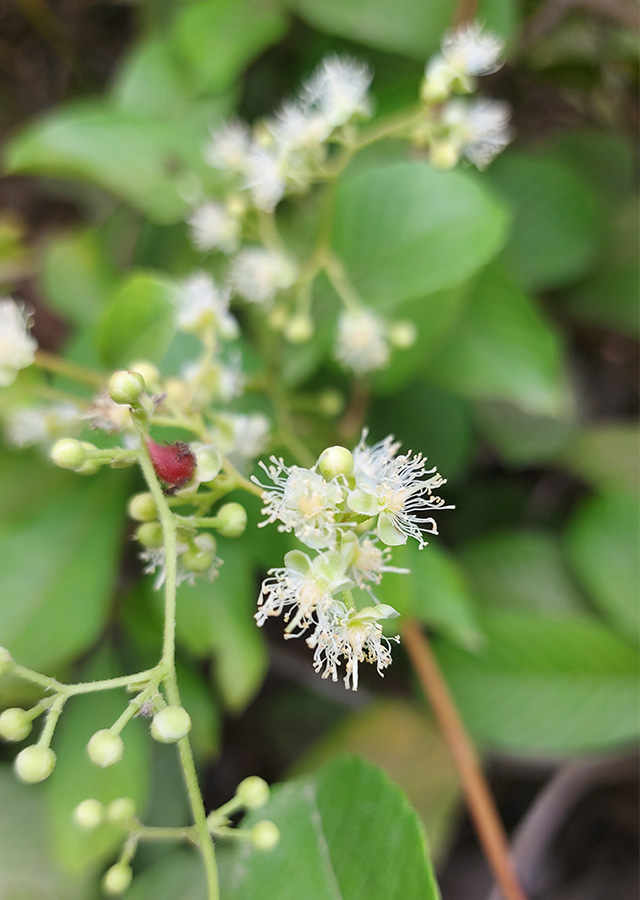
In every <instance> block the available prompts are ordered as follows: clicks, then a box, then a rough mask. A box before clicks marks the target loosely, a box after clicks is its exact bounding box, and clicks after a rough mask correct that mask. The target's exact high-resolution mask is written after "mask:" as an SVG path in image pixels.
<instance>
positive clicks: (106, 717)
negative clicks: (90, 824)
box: [47, 653, 151, 872]
mask: <svg viewBox="0 0 640 900" xmlns="http://www.w3.org/2000/svg"><path fill="white" fill-rule="evenodd" d="M121 674H122V670H121V669H119V668H118V667H117V665H116V664H115V660H113V659H112V658H110V657H109V656H108V655H106V654H104V653H103V654H101V655H100V656H99V657H98V658H97V659H95V658H94V660H93V662H92V664H91V667H90V668H89V669H88V670H85V671H84V672H83V678H84V679H86V680H93V679H97V678H111V677H113V676H115V675H121ZM129 700H130V696H129V695H128V694H127V693H126V692H125V691H124V690H122V689H120V690H115V691H100V692H99V693H96V694H92V695H90V696H80V697H75V698H72V699H71V700H69V702H68V707H67V708H65V710H64V712H63V714H62V717H61V719H60V723H59V725H58V728H57V730H56V735H55V737H54V742H53V747H54V749H55V752H56V754H57V757H58V761H57V763H56V767H55V769H54V771H53V775H52V776H51V778H50V780H49V781H48V782H47V790H48V801H49V808H50V814H51V823H52V830H53V835H54V847H55V851H56V855H57V857H58V858H59V859H60V861H61V863H62V864H63V865H64V866H65V868H67V869H69V870H70V871H75V872H82V871H87V870H90V869H92V868H95V866H96V865H98V864H100V863H104V862H105V861H106V860H107V859H108V858H109V857H110V856H111V855H112V854H113V853H114V852H115V850H116V848H117V847H118V846H119V845H120V844H121V843H122V841H123V838H124V837H125V834H124V832H123V830H122V829H121V828H118V827H116V826H113V825H109V824H104V825H101V826H100V827H99V828H97V829H96V830H95V831H89V832H88V831H84V830H82V829H80V828H78V826H77V825H76V824H75V822H74V821H73V810H74V809H75V807H76V806H77V805H78V803H80V802H81V801H82V800H86V799H87V798H89V797H95V799H96V800H101V801H102V802H103V803H110V802H111V801H112V800H116V799H117V798H118V797H131V798H132V800H133V801H134V803H135V804H136V809H137V810H138V811H139V812H140V814H143V813H144V807H145V804H146V802H147V796H148V793H149V779H150V765H151V738H150V736H149V734H148V727H147V725H146V723H145V722H144V721H143V720H141V719H133V720H132V721H131V722H129V723H128V724H127V725H126V727H125V729H124V731H123V732H122V739H123V741H124V746H125V751H124V757H123V759H122V761H121V762H119V763H118V764H117V765H115V766H111V767H110V768H107V769H101V768H100V767H99V766H95V765H94V764H93V763H92V762H91V761H90V760H89V757H88V755H87V751H86V746H87V742H88V741H89V738H90V737H91V735H92V734H94V733H95V732H96V731H98V730H99V729H101V728H109V727H110V726H111V725H113V723H114V722H115V721H116V719H117V718H118V716H119V715H120V714H121V713H122V712H123V711H124V710H125V708H126V706H127V703H128V702H129Z"/></svg>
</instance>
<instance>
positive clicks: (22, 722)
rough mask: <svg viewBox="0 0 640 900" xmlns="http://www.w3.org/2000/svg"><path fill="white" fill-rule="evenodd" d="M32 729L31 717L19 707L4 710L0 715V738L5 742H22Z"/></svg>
mask: <svg viewBox="0 0 640 900" xmlns="http://www.w3.org/2000/svg"><path fill="white" fill-rule="evenodd" d="M32 728H33V723H32V720H31V716H29V714H28V713H27V712H26V711H25V710H24V709H20V707H19V706H14V707H12V708H11V709H5V711H4V712H3V713H2V715H0V737H1V738H4V740H5V741H23V740H24V739H25V738H26V737H27V735H28V734H29V733H30V732H31V729H32Z"/></svg>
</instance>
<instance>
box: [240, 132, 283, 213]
mask: <svg viewBox="0 0 640 900" xmlns="http://www.w3.org/2000/svg"><path fill="white" fill-rule="evenodd" d="M284 162H285V160H284V159H283V158H282V157H281V156H280V154H279V153H278V151H277V148H275V147H271V148H266V147H252V149H251V152H250V153H249V156H248V159H247V163H246V165H245V167H244V186H245V187H246V188H247V189H248V190H249V192H250V194H251V199H252V200H253V202H254V204H255V205H256V206H257V207H258V209H263V210H264V211H265V212H273V210H274V209H275V208H276V206H277V205H278V203H279V202H280V201H281V200H282V198H283V197H284V192H285V189H286V186H287V182H286V175H285V171H284Z"/></svg>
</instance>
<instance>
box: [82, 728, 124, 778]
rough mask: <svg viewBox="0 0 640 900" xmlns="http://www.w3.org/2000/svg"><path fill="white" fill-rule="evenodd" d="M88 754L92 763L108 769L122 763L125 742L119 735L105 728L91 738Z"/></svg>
mask: <svg viewBox="0 0 640 900" xmlns="http://www.w3.org/2000/svg"><path fill="white" fill-rule="evenodd" d="M87 753H88V754H89V759H90V760H91V762H92V763H95V765H96V766H100V767H101V768H102V769H106V768H107V767H108V766H114V765H115V764H116V763H118V762H120V760H121V759H122V756H123V754H124V742H123V740H122V738H121V737H120V735H119V734H113V733H112V732H111V731H109V730H108V729H107V728H103V729H102V730H101V731H96V733H95V734H94V735H93V736H92V737H91V738H90V740H89V743H88V744H87Z"/></svg>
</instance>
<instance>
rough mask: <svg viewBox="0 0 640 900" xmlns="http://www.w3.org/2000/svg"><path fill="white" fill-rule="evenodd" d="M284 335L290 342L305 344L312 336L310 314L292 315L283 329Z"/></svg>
mask: <svg viewBox="0 0 640 900" xmlns="http://www.w3.org/2000/svg"><path fill="white" fill-rule="evenodd" d="M284 336H285V337H286V339H287V340H288V341H289V342H290V343H291V344H306V342H307V341H308V340H310V339H311V337H312V336H313V319H311V317H310V316H305V315H302V316H294V317H293V318H292V319H289V321H288V322H287V324H286V326H285V329H284Z"/></svg>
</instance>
